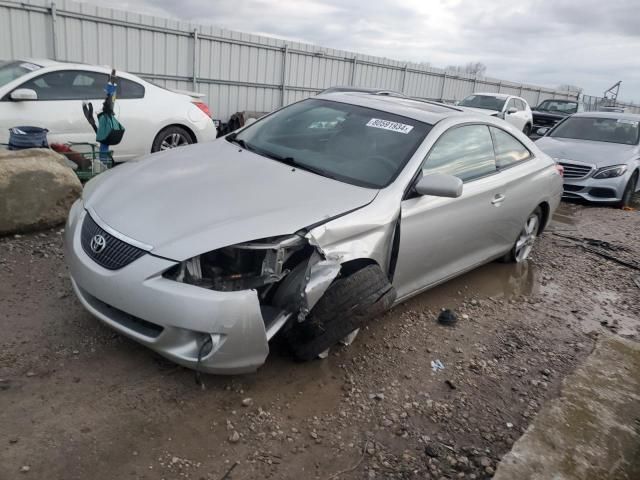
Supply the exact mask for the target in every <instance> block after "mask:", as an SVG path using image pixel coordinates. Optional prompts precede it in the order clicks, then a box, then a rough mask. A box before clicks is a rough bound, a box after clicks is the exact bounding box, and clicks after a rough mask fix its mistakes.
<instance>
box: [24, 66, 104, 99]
mask: <svg viewBox="0 0 640 480" xmlns="http://www.w3.org/2000/svg"><path fill="white" fill-rule="evenodd" d="M106 84H107V75H106V74H104V73H96V72H85V71H81V70H64V71H60V72H51V73H45V74H44V75H40V76H39V77H36V78H33V79H31V80H29V81H28V82H25V83H23V84H22V85H20V86H19V87H18V88H30V89H32V90H35V92H36V93H37V94H38V100H89V99H97V98H101V97H104V95H105V93H104V86H105V85H106Z"/></svg>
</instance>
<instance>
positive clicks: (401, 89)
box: [400, 63, 407, 93]
mask: <svg viewBox="0 0 640 480" xmlns="http://www.w3.org/2000/svg"><path fill="white" fill-rule="evenodd" d="M406 81H407V64H406V63H405V64H404V68H403V69H402V87H401V88H400V93H404V86H405V82H406Z"/></svg>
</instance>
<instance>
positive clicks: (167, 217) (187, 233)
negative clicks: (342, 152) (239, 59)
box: [85, 139, 378, 260]
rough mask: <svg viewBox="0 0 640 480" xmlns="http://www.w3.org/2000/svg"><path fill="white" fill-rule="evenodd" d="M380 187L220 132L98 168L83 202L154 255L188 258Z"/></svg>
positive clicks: (355, 204) (267, 233) (280, 230)
mask: <svg viewBox="0 0 640 480" xmlns="http://www.w3.org/2000/svg"><path fill="white" fill-rule="evenodd" d="M377 193H378V190H374V189H368V188H362V187H358V186H354V185H349V184H347V183H343V182H340V181H337V180H332V179H329V178H325V177H322V176H320V175H317V174H315V173H311V172H307V171H305V170H301V169H298V168H292V167H291V166H288V165H285V164H283V163H280V162H277V161H275V160H271V159H268V158H265V157H262V156H259V155H256V154H254V153H251V152H249V151H246V150H242V149H240V148H239V147H238V146H236V145H234V144H231V143H229V142H227V141H226V140H224V139H219V140H217V141H214V142H211V143H204V144H197V145H192V146H188V147H181V148H180V149H178V150H171V151H167V152H163V153H159V154H155V155H151V156H149V157H146V158H144V159H142V160H140V161H137V162H129V163H128V164H126V165H123V166H118V167H116V168H115V169H112V170H111V171H109V172H107V173H105V174H102V175H100V176H99V177H97V178H96V179H95V180H94V181H92V182H90V184H88V185H87V188H86V191H85V207H86V208H87V209H89V210H93V211H94V212H95V213H96V214H97V216H98V217H99V220H101V221H102V222H103V223H104V224H106V225H108V226H109V227H111V228H113V229H114V230H117V231H118V232H120V233H122V234H124V235H126V236H127V237H130V238H132V239H135V240H137V241H139V242H142V243H145V244H148V245H151V246H153V250H152V251H153V253H154V254H155V255H158V256H162V257H165V258H169V259H173V260H185V259H188V258H190V257H192V256H195V255H199V254H201V253H204V252H207V251H210V250H214V249H217V248H220V247H223V246H228V245H233V244H236V243H240V242H246V241H250V240H256V239H260V238H266V237H271V236H277V235H285V234H292V233H295V232H296V231H298V230H300V229H302V228H304V227H307V226H310V225H313V224H317V223H319V222H322V221H324V220H327V219H330V218H333V217H336V216H338V215H340V214H343V213H345V212H349V211H352V210H355V209H357V208H360V207H362V206H364V205H367V204H368V203H370V202H371V201H372V200H373V199H374V198H375V197H376V195H377ZM151 200H153V201H151Z"/></svg>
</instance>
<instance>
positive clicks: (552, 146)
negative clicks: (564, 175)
mask: <svg viewBox="0 0 640 480" xmlns="http://www.w3.org/2000/svg"><path fill="white" fill-rule="evenodd" d="M535 143H536V145H537V146H538V148H540V150H542V151H543V152H544V153H546V154H547V155H549V156H551V157H553V158H555V159H557V160H558V161H561V160H575V161H577V162H583V163H588V164H592V165H595V166H596V167H597V168H602V167H608V166H609V165H620V164H623V163H627V162H628V161H629V160H631V159H632V158H633V155H634V153H636V151H637V149H638V146H637V145H624V144H622V143H608V142H593V141H591V140H578V139H573V138H558V137H542V138H540V139H538V140H537V141H536V142H535Z"/></svg>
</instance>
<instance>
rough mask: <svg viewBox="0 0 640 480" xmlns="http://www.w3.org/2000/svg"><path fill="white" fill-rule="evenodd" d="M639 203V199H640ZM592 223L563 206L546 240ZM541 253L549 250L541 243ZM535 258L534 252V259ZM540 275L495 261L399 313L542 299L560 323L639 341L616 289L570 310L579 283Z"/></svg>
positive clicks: (639, 329) (530, 267)
mask: <svg viewBox="0 0 640 480" xmlns="http://www.w3.org/2000/svg"><path fill="white" fill-rule="evenodd" d="M636 198H637V199H640V195H636ZM592 221H593V220H591V219H590V217H589V211H588V209H587V210H585V207H584V206H583V205H580V204H577V203H567V202H562V203H561V205H560V206H559V208H558V209H557V211H556V213H555V214H554V216H553V219H552V221H551V223H550V224H549V226H548V228H547V233H546V236H547V237H548V236H549V235H551V234H553V232H556V233H558V234H566V235H575V236H576V237H580V236H582V235H580V233H579V230H580V229H582V228H583V227H588V226H589V224H590V223H591V222H592ZM537 248H538V249H541V248H545V247H542V245H541V241H540V240H539V243H538V245H537ZM547 248H548V247H547ZM536 256H537V254H536V252H535V250H534V253H533V257H534V258H535V257H536ZM556 263H557V262H556ZM556 266H558V265H556ZM559 267H560V268H561V265H559ZM542 270H543V269H542V268H540V266H539V264H538V265H536V261H528V262H526V263H523V264H517V265H516V264H504V263H499V262H492V263H490V264H487V265H484V266H481V267H479V268H477V269H474V270H472V271H470V272H468V273H466V274H464V275H461V276H459V277H457V278H454V279H452V280H450V281H448V282H445V283H443V284H442V285H439V286H437V287H435V288H433V289H430V290H428V291H426V292H424V293H422V294H420V295H418V296H416V297H415V298H413V299H411V300H409V301H408V302H406V303H405V304H404V306H403V307H401V308H406V309H414V310H422V309H431V310H433V311H438V310H440V309H442V308H450V309H457V308H460V307H461V306H463V304H464V303H468V302H469V301H471V300H473V299H478V300H480V299H493V300H503V301H507V302H508V301H510V300H513V299H517V298H519V297H534V296H543V297H545V298H546V299H547V301H545V302H544V306H540V311H541V312H542V313H547V314H548V315H549V316H550V317H551V318H554V319H556V320H558V319H566V321H567V323H573V324H575V325H577V326H578V327H579V328H580V329H581V330H582V331H583V332H585V333H589V332H593V331H603V330H608V331H613V332H614V333H617V334H618V335H620V336H623V337H629V338H640V319H639V318H637V316H636V315H634V314H633V312H630V311H628V309H626V307H625V306H624V305H623V304H622V297H621V295H620V294H619V293H618V291H617V286H616V285H615V284H612V283H606V284H603V285H601V286H600V287H599V288H600V289H599V290H598V291H595V292H594V291H592V292H591V293H590V294H589V296H588V297H585V298H584V301H583V302H578V303H577V305H578V306H574V307H572V308H571V309H568V308H566V307H567V305H568V304H569V303H574V301H575V300H576V298H581V296H582V295H583V293H581V292H582V288H583V287H581V286H580V279H579V278H575V279H573V280H572V279H571V278H567V277H565V276H564V275H550V274H549V273H548V272H547V271H546V270H545V273H544V274H543V273H542ZM576 274H577V275H578V276H580V275H589V273H588V272H587V271H577V272H576ZM551 305H553V307H551Z"/></svg>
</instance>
